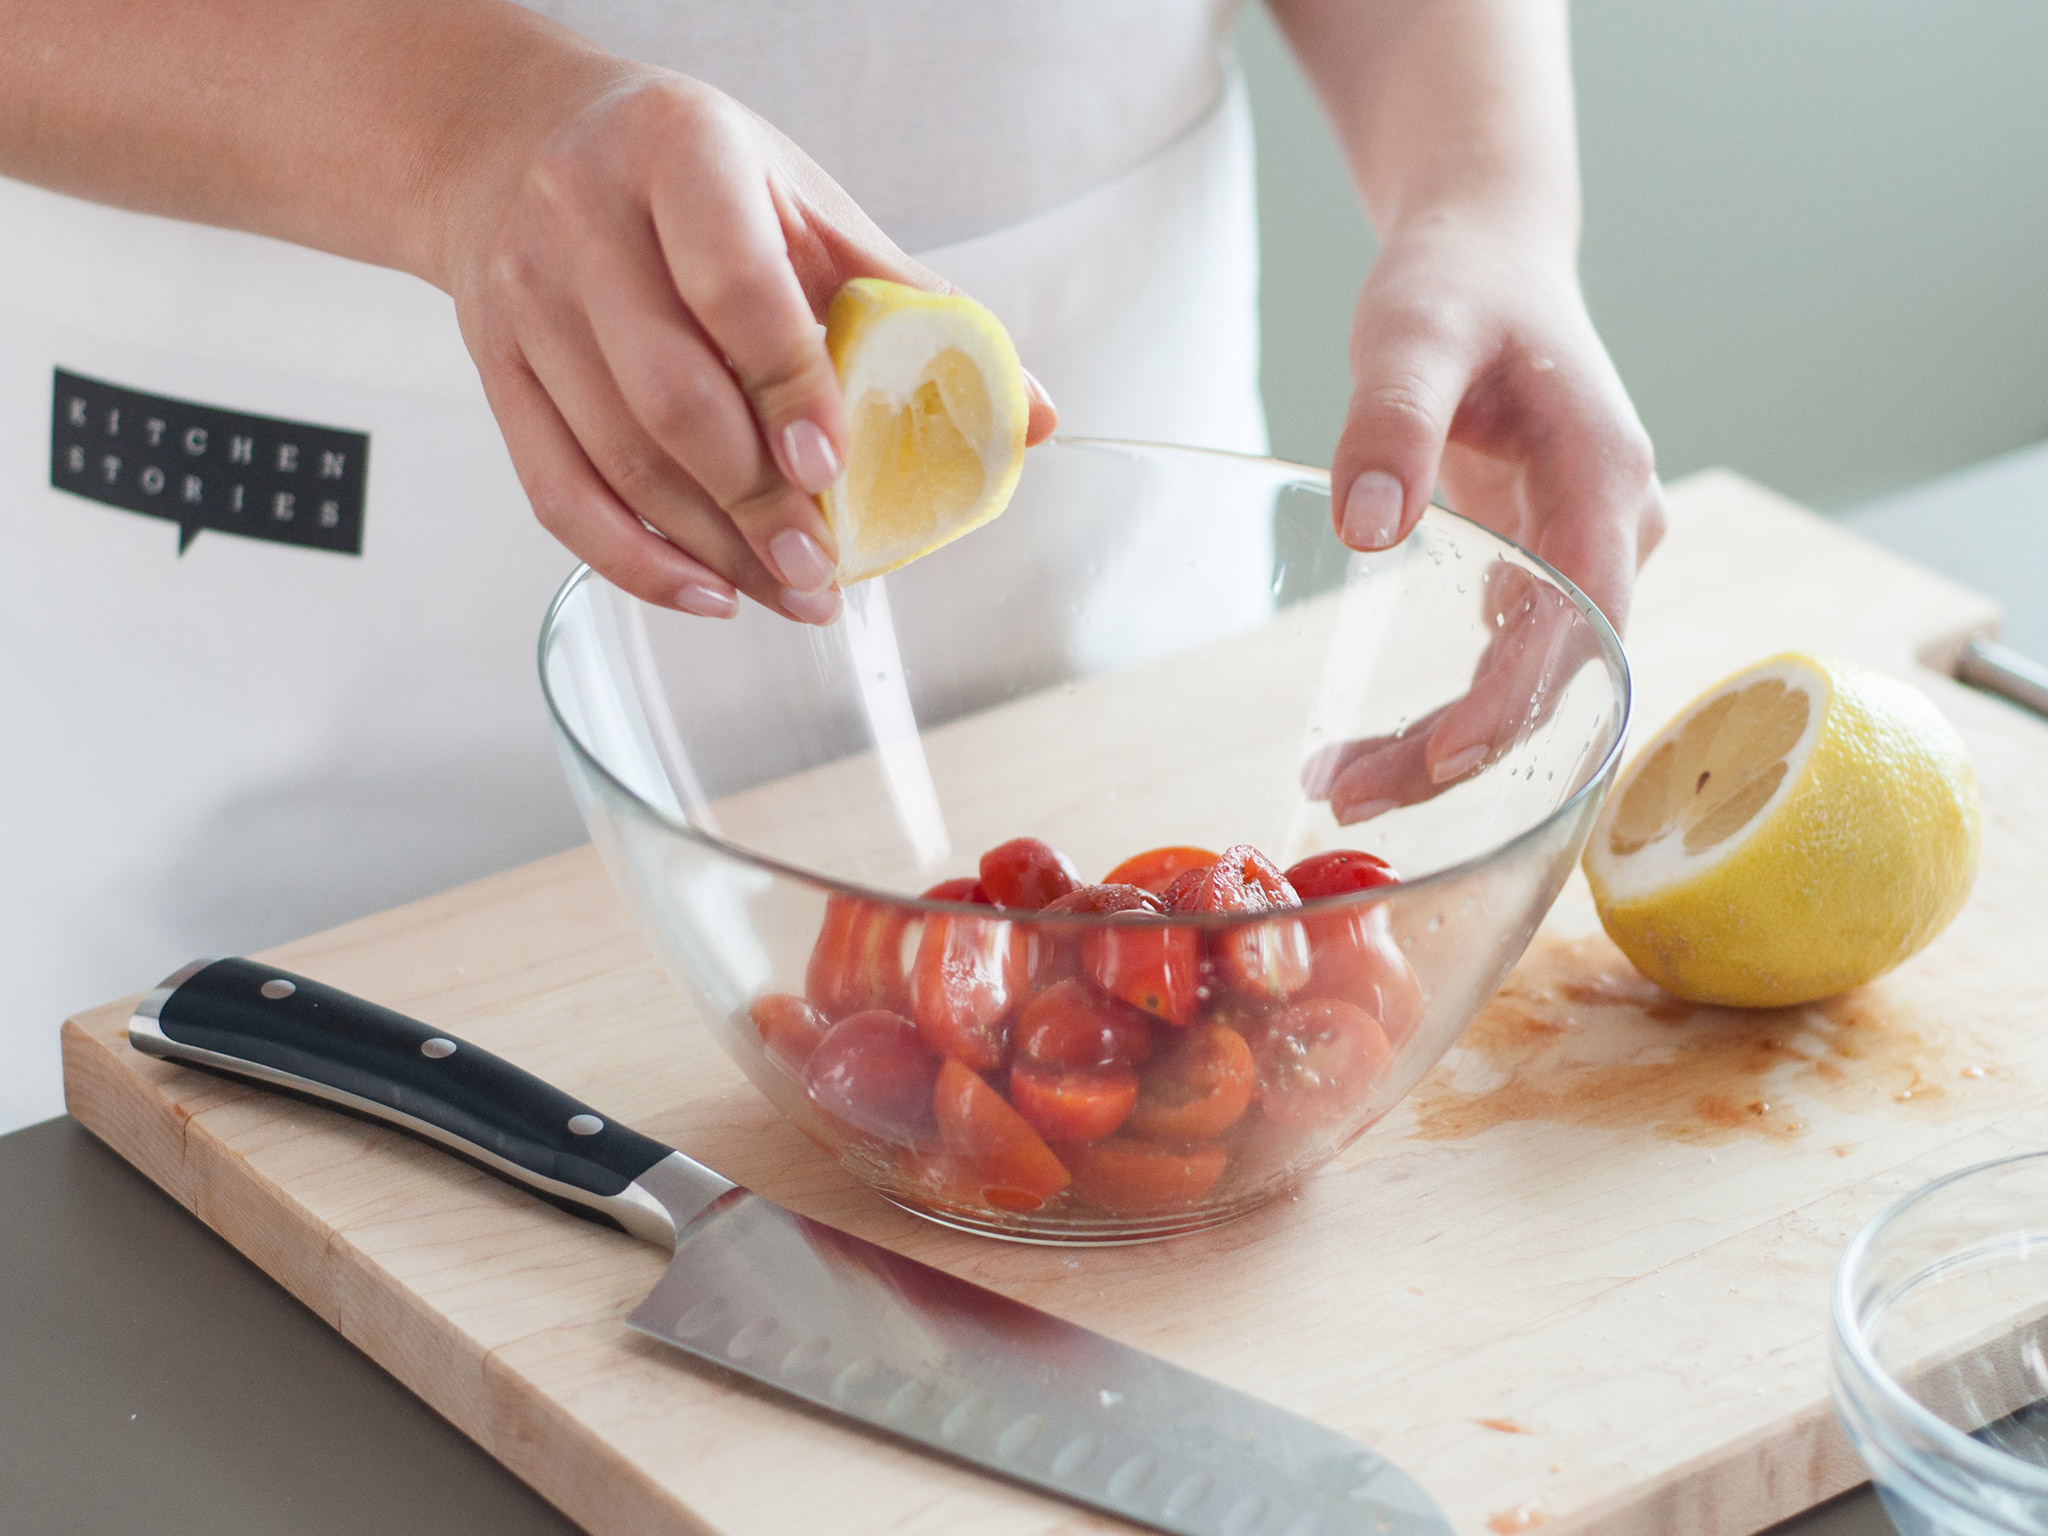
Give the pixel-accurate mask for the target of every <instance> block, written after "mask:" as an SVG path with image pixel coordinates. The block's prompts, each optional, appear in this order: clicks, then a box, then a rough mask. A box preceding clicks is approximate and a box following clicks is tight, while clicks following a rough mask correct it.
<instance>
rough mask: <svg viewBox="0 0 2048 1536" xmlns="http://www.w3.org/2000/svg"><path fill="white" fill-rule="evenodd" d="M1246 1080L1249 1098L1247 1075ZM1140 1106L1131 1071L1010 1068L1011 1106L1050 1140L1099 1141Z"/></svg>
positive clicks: (1032, 1065) (1135, 1076)
mask: <svg viewBox="0 0 2048 1536" xmlns="http://www.w3.org/2000/svg"><path fill="white" fill-rule="evenodd" d="M1247 1061H1249V1058H1247ZM1245 1081H1246V1092H1247V1094H1249V1092H1250V1081H1251V1079H1250V1075H1249V1072H1247V1075H1246V1079H1245ZM1137 1102H1138V1074H1137V1073H1135V1072H1133V1071H1132V1070H1131V1069H1130V1068H1129V1067H1049V1066H1043V1065H1041V1064H1039V1063H1038V1062H1035V1061H1020V1062H1018V1063H1017V1064H1016V1065H1015V1066H1014V1067H1012V1068H1010V1103H1011V1104H1013V1105H1014V1106H1016V1110H1017V1113H1018V1114H1020V1115H1022V1116H1023V1117H1024V1118H1025V1119H1026V1120H1028V1121H1030V1122H1031V1126H1032V1128H1033V1129H1034V1130H1036V1131H1037V1132H1038V1133H1039V1134H1040V1135H1041V1136H1043V1137H1045V1139H1046V1140H1047V1141H1100V1140H1102V1138H1103V1137H1105V1136H1107V1135H1108V1134H1109V1133H1110V1132H1111V1131H1113V1130H1115V1129H1116V1128H1117V1127H1118V1126H1120V1125H1122V1124H1123V1123H1124V1119H1125V1117H1126V1116H1128V1115H1129V1114H1130V1112H1131V1106H1132V1105H1133V1104H1135V1103H1137Z"/></svg>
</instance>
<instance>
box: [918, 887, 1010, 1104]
mask: <svg viewBox="0 0 2048 1536" xmlns="http://www.w3.org/2000/svg"><path fill="white" fill-rule="evenodd" d="M1029 975H1030V963H1029V949H1028V947H1027V945H1026V942H1025V936H1024V934H1023V933H1022V932H1021V931H1020V930H1019V929H1018V927H1017V925H1016V924H1015V923H1009V922H1004V921H1002V920H1001V919H1000V918H992V917H991V918H984V917H930V918H926V919H925V925H924V937H923V938H922V939H921V940H920V941H919V942H918V946H917V961H916V964H915V965H913V966H912V968H911V972H910V1016H911V1017H912V1018H913V1019H915V1020H916V1021H917V1029H918V1033H919V1034H921V1035H922V1036H923V1037H924V1043H925V1044H926V1045H927V1046H928V1047H930V1049H931V1050H932V1052H933V1053H934V1054H935V1055H939V1056H957V1057H959V1058H960V1060H962V1061H964V1062H966V1063H967V1064H968V1065H969V1066H970V1067H975V1068H979V1069H980V1070H982V1071H985V1072H989V1071H994V1070H995V1069H996V1068H998V1067H1000V1066H1002V1065H1003V1064H1004V1063H1005V1062H1006V1061H1008V1060H1009V1057H1010V1009H1011V1007H1012V1005H1013V1004H1015V1003H1016V1002H1017V1001H1018V1000H1019V999H1021V998H1022V997H1023V995H1024V992H1025V989H1026V987H1027V985H1028V984H1029Z"/></svg>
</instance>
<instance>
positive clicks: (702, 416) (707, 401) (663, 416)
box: [633, 361, 731, 443]
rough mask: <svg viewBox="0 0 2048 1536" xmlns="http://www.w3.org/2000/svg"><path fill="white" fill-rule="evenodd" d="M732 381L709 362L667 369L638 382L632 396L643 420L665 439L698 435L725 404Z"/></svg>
mask: <svg viewBox="0 0 2048 1536" xmlns="http://www.w3.org/2000/svg"><path fill="white" fill-rule="evenodd" d="M730 387H731V381H730V379H728V378H727V376H726V375H725V374H724V372H723V371H722V370H719V369H717V368H715V367H713V366H712V364H711V363H710V362H709V361H701V362H694V363H685V364H683V365H681V366H679V367H674V368H664V369H661V370H659V371H657V372H654V373H651V374H649V375H648V376H646V377H644V378H642V379H640V380H638V381H636V383H635V385H634V390H633V396H634V399H635V402H636V409H637V411H638V414H639V416H640V419H641V420H642V421H643V422H645V423H646V425H647V429H648V431H650V432H652V433H653V434H654V436H655V437H656V438H657V439H658V440H659V441H662V442H665V443H674V442H679V441H682V440H685V439H687V438H689V437H692V436H694V435H695V433H696V431H697V430H698V429H699V428H700V427H701V426H702V424H703V423H704V422H705V421H706V420H707V419H708V418H709V417H711V416H712V415H713V414H714V413H715V412H716V411H717V409H718V407H719V405H720V404H721V403H722V399H723V396H724V393H725V391H726V390H727V389H729V388H730Z"/></svg>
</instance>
